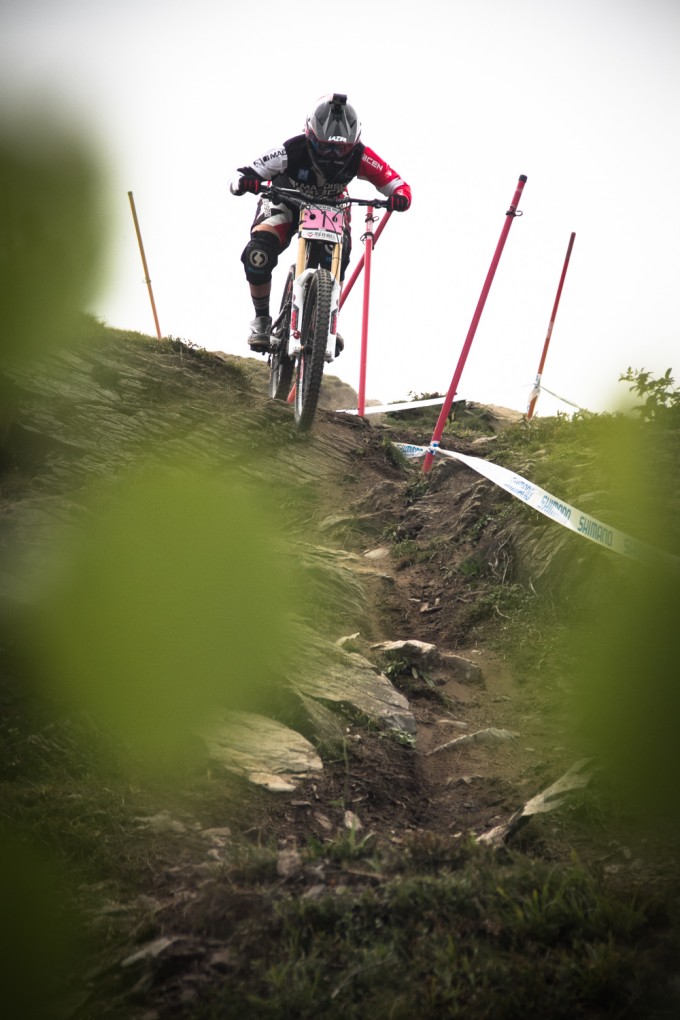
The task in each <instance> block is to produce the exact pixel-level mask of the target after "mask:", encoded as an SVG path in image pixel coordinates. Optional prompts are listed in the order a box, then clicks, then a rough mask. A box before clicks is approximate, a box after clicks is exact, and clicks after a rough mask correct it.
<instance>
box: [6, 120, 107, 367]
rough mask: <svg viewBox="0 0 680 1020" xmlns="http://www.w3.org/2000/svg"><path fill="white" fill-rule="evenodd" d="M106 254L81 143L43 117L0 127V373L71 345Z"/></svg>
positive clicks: (94, 179) (94, 170) (94, 177)
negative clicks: (74, 327)
mask: <svg viewBox="0 0 680 1020" xmlns="http://www.w3.org/2000/svg"><path fill="white" fill-rule="evenodd" d="M57 123H58V122H57ZM105 251H106V248H105V223H104V214H103V187H102V174H101V171H100V168H99V164H98V160H97V158H96V157H95V155H94V153H93V151H92V149H91V147H90V145H89V144H88V142H87V141H86V140H85V139H83V138H81V137H78V136H77V135H75V134H74V133H73V132H66V131H65V130H60V129H59V127H58V126H55V124H54V122H51V121H48V118H47V115H45V114H43V115H40V116H39V115H36V114H33V113H32V112H31V111H29V112H28V113H26V114H25V115H24V116H22V117H21V120H20V123H18V122H17V121H9V120H7V119H5V120H3V121H0V365H2V366H3V367H4V368H6V369H12V368H13V367H18V366H21V365H25V364H26V363H27V362H30V360H31V359H32V358H34V357H35V356H36V355H39V354H41V353H42V352H43V351H46V350H50V349H51V348H52V347H53V346H54V345H55V344H58V343H64V342H65V341H66V340H67V339H70V332H71V327H72V324H73V320H74V318H75V316H76V315H77V313H78V312H79V311H80V310H81V309H82V308H83V307H84V306H85V305H86V304H87V302H88V301H89V300H90V299H91V298H92V296H93V293H94V290H95V288H96V287H97V285H98V284H99V282H100V278H101V275H102V271H103V266H104V255H105Z"/></svg>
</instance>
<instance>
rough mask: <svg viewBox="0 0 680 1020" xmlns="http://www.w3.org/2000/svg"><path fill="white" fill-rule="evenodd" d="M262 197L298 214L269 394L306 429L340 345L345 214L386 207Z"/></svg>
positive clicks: (274, 192) (291, 192)
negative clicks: (293, 208)
mask: <svg viewBox="0 0 680 1020" xmlns="http://www.w3.org/2000/svg"><path fill="white" fill-rule="evenodd" d="M260 194H262V195H269V196H271V197H272V199H274V201H279V202H286V203H289V204H290V205H294V206H296V207H297V208H298V209H299V210H300V220H299V226H298V248H297V260H296V262H295V264H294V265H292V266H291V267H290V269H289V270H288V274H287V276H286V282H285V284H284V288H283V296H282V298H281V306H280V310H279V314H278V316H277V317H276V319H275V320H274V322H273V323H272V327H271V331H270V340H269V396H270V397H272V398H273V399H274V400H287V401H288V402H290V403H293V405H294V409H295V423H296V425H297V427H298V428H299V429H300V430H301V431H306V430H308V429H309V428H310V427H311V425H312V422H313V421H314V416H315V414H316V408H317V404H318V402H319V393H320V390H321V380H322V377H323V370H324V365H325V364H326V363H327V362H330V361H332V360H333V357H334V354H335V345H336V343H337V332H338V313H339V306H340V292H341V284H340V272H341V266H342V249H343V244H344V238H345V234H344V231H345V210H347V209H348V208H349V207H350V206H352V205H363V206H372V207H374V208H387V205H388V203H387V201H384V200H381V199H366V198H351V197H350V196H349V195H344V196H343V197H341V198H338V199H330V198H324V199H323V201H319V202H317V201H315V200H313V199H306V198H303V197H302V196H301V195H300V193H299V192H298V191H296V190H295V189H293V188H275V187H273V186H271V185H270V186H265V187H263V188H261V189H260ZM329 344H332V345H333V350H332V351H331V350H330V349H329Z"/></svg>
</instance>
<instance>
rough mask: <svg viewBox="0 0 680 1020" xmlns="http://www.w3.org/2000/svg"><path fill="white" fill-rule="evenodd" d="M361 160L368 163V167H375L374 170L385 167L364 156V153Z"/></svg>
mask: <svg viewBox="0 0 680 1020" xmlns="http://www.w3.org/2000/svg"><path fill="white" fill-rule="evenodd" d="M361 160H362V162H363V163H368V164H369V166H372V167H375V169H376V170H384V169H385V165H384V164H383V163H379V162H378V161H377V159H373V158H372V157H371V156H368V155H366V153H364V155H363V156H362V157H361Z"/></svg>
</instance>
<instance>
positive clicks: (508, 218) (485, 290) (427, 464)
mask: <svg viewBox="0 0 680 1020" xmlns="http://www.w3.org/2000/svg"><path fill="white" fill-rule="evenodd" d="M526 180H527V178H526V175H525V174H520V178H519V181H518V182H517V188H516V190H515V194H514V195H513V197H512V202H511V203H510V208H509V209H508V211H507V212H506V214H505V223H504V224H503V230H502V231H501V236H500V239H499V241H498V244H497V245H496V251H495V252H494V256H493V259H492V260H491V266H490V267H489V272H488V273H487V274H486V280H485V281H484V286H483V287H482V293H481V295H480V298H479V301H478V302H477V307H476V309H475V314H474V315H473V316H472V322H471V323H470V328H469V330H468V334H467V337H466V338H465V343H464V344H463V349H462V350H461V352H460V357H459V358H458V364H457V366H456V371H455V372H454V373H453V379H452V380H451V385H450V386H449V389H448V392H447V394H446V398H445V400H444V403H443V405H442V409H441V411H440V412H439V417H438V419H437V424H436V425H435V427H434V432H433V433H432V439H431V440H430V447H431V449H433V450H436V448H437V447H438V446H439V442H440V440H441V437H442V433H443V431H444V426H445V425H446V420H447V418H448V416H449V411H450V410H451V404H452V403H453V398H454V397H455V395H456V393H457V392H458V383H459V382H460V377H461V375H462V374H463V368H464V367H465V362H466V360H467V356H468V354H469V353H470V347H471V346H472V341H473V340H474V338H475V333H476V332H477V326H478V325H479V320H480V319H481V317H482V312H483V311H484V305H485V304H486V299H487V297H488V294H489V290H490V289H491V284H492V283H493V278H494V276H495V275H496V269H497V268H498V263H499V262H500V258H501V254H502V252H503V248H504V247H505V242H506V239H507V236H508V234H509V233H510V227H511V226H512V221H513V220H514V218H515V217H516V216H521V215H522V214H521V213H520V212H518V211H517V206H518V204H519V200H520V197H521V195H522V191H523V190H524V185H525V184H526ZM433 459H434V458H433V454H432V453H430V452H428V453H426V454H425V460H424V461H423V472H427V471H429V470H430V468H431V466H432V461H433Z"/></svg>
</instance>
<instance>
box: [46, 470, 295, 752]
mask: <svg viewBox="0 0 680 1020" xmlns="http://www.w3.org/2000/svg"><path fill="white" fill-rule="evenodd" d="M80 498H81V500H82V501H83V503H84V504H85V506H87V507H88V510H89V513H88V515H87V517H86V518H85V519H84V520H81V521H80V522H79V524H78V525H77V527H76V528H73V529H71V531H70V532H69V533H68V534H65V535H64V536H63V537H62V539H61V540H60V541H59V542H58V543H57V546H58V551H57V554H56V556H55V559H54V562H53V565H52V568H51V569H49V568H48V569H47V570H46V571H45V574H44V577H43V584H44V590H43V591H42V592H38V593H37V596H36V597H37V598H38V599H39V600H40V604H41V610H40V615H39V626H38V628H37V629H36V626H35V621H34V620H33V621H32V627H31V636H32V648H33V651H34V653H35V654H36V656H37V661H38V669H39V675H40V676H41V677H42V679H43V682H44V685H45V689H46V692H47V693H49V695H50V696H51V697H55V695H56V693H57V692H60V694H61V695H62V696H63V697H64V699H65V701H66V703H67V704H69V705H70V706H73V707H75V708H76V709H79V708H86V709H88V710H89V711H90V712H92V713H93V714H94V715H95V716H96V717H97V718H98V719H99V720H100V721H101V722H102V723H103V724H104V725H106V726H108V727H111V728H112V729H113V730H114V731H115V732H116V734H117V736H118V737H119V738H120V739H121V740H122V741H124V742H125V743H128V744H130V745H131V746H132V747H133V749H134V750H135V752H136V753H137V754H141V755H143V756H145V757H146V758H147V759H148V767H149V768H155V767H158V766H159V765H160V766H161V767H162V765H163V764H164V763H167V762H168V761H171V760H172V758H173V755H176V754H177V753H180V752H181V750H182V748H183V746H184V744H185V743H186V741H187V739H188V738H189V736H190V734H191V732H192V730H193V729H196V728H200V726H201V724H202V723H204V722H206V720H208V719H210V718H211V717H212V716H213V715H214V713H215V712H216V711H218V710H219V709H225V708H249V709H251V710H256V709H257V708H258V707H260V708H261V707H262V706H263V704H264V703H265V702H266V700H267V695H266V693H265V691H264V688H265V686H266V681H267V680H268V677H269V676H270V675H271V672H272V668H273V665H274V664H275V662H276V660H277V657H278V656H279V655H280V654H281V652H282V650H283V645H284V642H285V634H286V629H285V621H284V618H283V614H284V610H285V606H286V605H287V604H288V598H287V596H290V594H291V593H290V591H289V589H288V582H287V580H286V578H285V574H284V568H283V565H282V563H281V556H280V552H279V549H280V546H278V547H277V542H276V537H275V531H274V529H273V526H272V522H271V520H268V517H267V514H266V512H265V510H264V508H263V507H262V506H260V505H258V501H257V496H256V495H255V494H254V493H253V490H252V488H251V489H249V490H246V489H245V488H244V487H243V485H242V484H240V483H239V481H238V479H237V478H235V477H233V476H230V475H229V474H227V473H224V472H223V473H222V475H221V476H220V477H214V476H212V475H211V474H210V473H209V472H208V471H207V470H205V469H202V470H201V469H199V468H196V467H194V466H190V465H184V464H181V463H180V462H176V463H174V464H172V465H171V466H170V467H159V466H157V465H154V464H152V463H149V464H148V465H146V466H144V465H142V466H140V467H139V468H138V469H136V470H134V471H133V472H131V473H129V474H126V475H123V476H122V477H118V478H117V479H116V480H115V481H112V482H109V483H103V484H102V485H100V486H98V487H97V488H96V489H95V490H94V492H93V493H91V494H90V495H89V496H87V495H81V497H80Z"/></svg>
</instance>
